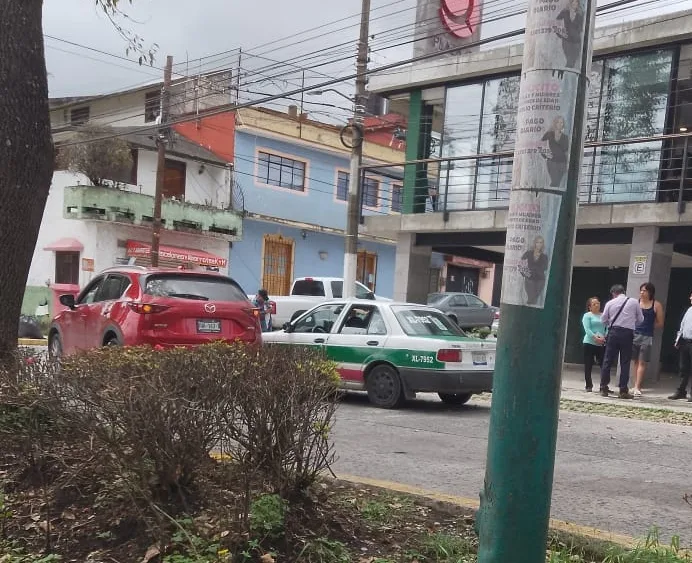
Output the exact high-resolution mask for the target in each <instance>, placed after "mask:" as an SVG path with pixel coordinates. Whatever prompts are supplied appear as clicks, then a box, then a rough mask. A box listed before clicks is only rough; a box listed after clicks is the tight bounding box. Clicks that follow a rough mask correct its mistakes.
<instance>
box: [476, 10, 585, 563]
mask: <svg viewBox="0 0 692 563" xmlns="http://www.w3.org/2000/svg"><path fill="white" fill-rule="evenodd" d="M595 12H596V0H529V6H528V17H527V23H526V33H525V42H524V58H523V65H522V80H521V86H520V91H519V103H518V111H517V135H516V146H515V151H514V167H513V171H512V190H511V195H510V203H509V213H508V216H507V240H506V244H505V261H504V271H503V281H502V300H501V301H502V311H501V314H500V318H501V319H502V326H501V328H500V334H499V340H498V346H497V361H496V364H495V379H494V382H493V401H492V408H491V412H490V435H489V440H488V459H487V464H486V473H485V483H484V487H483V490H482V491H481V508H480V510H479V513H478V517H477V524H476V525H477V530H478V533H479V537H480V546H479V552H478V561H479V563H507V562H509V561H511V562H512V563H544V562H545V550H546V540H547V532H548V524H549V518H550V500H551V494H552V485H553V472H554V467H555V443H556V439H557V424H558V414H559V404H560V403H559V401H560V380H561V372H562V362H563V353H564V347H565V323H566V320H567V310H568V302H569V294H570V284H571V275H572V251H573V249H574V237H575V223H576V221H575V219H576V212H577V195H578V187H579V173H580V168H581V161H582V153H583V143H584V113H585V100H586V94H587V86H588V71H589V69H590V66H591V45H592V41H593V27H594V16H595Z"/></svg>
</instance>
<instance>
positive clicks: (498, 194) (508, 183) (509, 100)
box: [476, 76, 520, 207]
mask: <svg viewBox="0 0 692 563" xmlns="http://www.w3.org/2000/svg"><path fill="white" fill-rule="evenodd" d="M519 82H520V78H519V76H506V77H504V78H498V79H494V80H488V81H486V83H485V92H484V95H483V118H482V126H481V139H480V141H481V142H480V152H481V154H497V153H506V154H504V155H500V156H492V157H487V158H481V159H479V161H478V176H477V181H476V206H477V207H506V206H507V205H509V191H510V189H511V187H512V163H513V157H512V154H511V153H512V151H514V141H515V139H516V134H517V108H518V105H519Z"/></svg>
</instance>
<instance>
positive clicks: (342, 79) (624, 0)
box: [63, 0, 677, 146]
mask: <svg viewBox="0 0 692 563" xmlns="http://www.w3.org/2000/svg"><path fill="white" fill-rule="evenodd" d="M636 1H637V0H619V1H618V2H614V3H612V4H609V5H608V6H603V7H601V8H598V9H597V11H604V10H607V9H609V8H613V7H614V6H616V5H617V6H624V5H627V4H632V3H634V2H636ZM675 17H677V16H673V17H672V18H670V19H675ZM662 21H666V20H662ZM660 23H661V21H659V22H655V24H660ZM647 25H654V24H652V23H649V24H644V25H642V26H639V27H640V28H642V27H645V26H647ZM524 31H525V30H524V28H521V29H517V30H514V31H510V32H506V33H502V34H498V35H495V36H492V37H489V38H485V39H481V40H478V41H475V42H472V43H468V44H466V45H464V46H463V47H462V48H459V47H454V48H451V49H447V50H443V51H439V52H436V53H427V54H423V55H419V56H417V57H412V58H409V59H405V60H402V61H397V62H394V63H391V64H387V65H383V66H380V67H378V68H376V69H369V70H366V71H365V72H364V73H362V74H363V75H364V76H368V75H370V74H374V73H381V72H384V71H387V70H391V69H396V68H399V67H401V66H405V65H409V64H412V63H416V62H423V61H426V60H429V59H433V58H439V57H440V56H443V55H445V54H451V53H456V52H458V51H460V50H467V49H470V48H474V47H479V46H482V45H485V44H488V43H493V42H496V41H502V40H506V39H511V38H513V37H517V36H519V35H522V34H523V33H524ZM447 64H451V63H447ZM454 64H456V63H454ZM358 76H360V75H359V73H353V74H350V75H347V76H344V77H340V78H334V79H331V80H328V81H325V82H322V83H319V84H315V85H312V86H308V87H305V88H298V89H295V90H291V91H289V92H285V93H283V94H276V95H271V96H267V97H265V98H263V99H260V100H254V101H249V102H245V103H242V104H235V105H232V104H229V105H227V106H222V107H219V108H214V109H210V110H205V111H202V112H200V113H199V114H198V115H196V116H192V117H181V118H178V119H174V120H171V122H170V125H176V124H178V123H185V122H188V121H193V120H195V119H201V118H204V117H211V116H214V115H219V114H221V113H226V112H228V111H233V110H236V109H243V108H247V107H252V106H256V105H260V104H263V103H269V102H274V101H276V100H280V99H284V98H286V97H290V96H295V95H297V94H300V93H302V92H309V91H312V90H320V89H325V88H327V87H329V86H333V85H335V84H339V83H341V82H346V81H350V80H354V79H355V78H356V77H358ZM156 128H157V126H143V127H140V128H137V129H136V130H134V131H131V132H130V133H144V132H147V131H151V130H153V129H156ZM122 134H123V133H114V134H111V135H107V136H101V137H96V138H93V139H89V140H86V139H85V140H82V141H72V142H70V141H67V142H65V143H64V144H63V146H70V145H72V144H79V143H85V142H96V141H100V140H105V139H109V138H115V137H118V136H121V135H122Z"/></svg>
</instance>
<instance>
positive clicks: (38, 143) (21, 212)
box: [0, 0, 53, 360]
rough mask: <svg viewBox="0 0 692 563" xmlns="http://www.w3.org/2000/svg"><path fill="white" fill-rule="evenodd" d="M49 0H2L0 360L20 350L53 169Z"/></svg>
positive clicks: (0, 73)
mask: <svg viewBox="0 0 692 563" xmlns="http://www.w3.org/2000/svg"><path fill="white" fill-rule="evenodd" d="M42 8H43V0H0V14H2V15H1V16H0V295H2V304H1V306H0V360H3V359H6V358H7V356H8V354H11V353H12V351H13V350H14V349H15V348H16V347H17V332H18V328H19V315H20V313H21V305H22V300H23V297H24V289H25V287H26V280H27V276H28V275H29V266H30V265H31V259H32V257H33V253H34V246H35V245H36V239H37V237H38V230H39V227H40V225H41V219H42V217H43V208H44V207H45V204H46V198H47V197H48V190H49V188H50V182H51V176H52V174H53V141H52V137H51V130H50V115H49V112H48V77H47V74H46V60H45V55H44V50H43V29H42V25H41V24H42Z"/></svg>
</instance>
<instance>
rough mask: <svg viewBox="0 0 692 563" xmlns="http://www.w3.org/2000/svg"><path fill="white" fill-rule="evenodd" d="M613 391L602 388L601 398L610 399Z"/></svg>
mask: <svg viewBox="0 0 692 563" xmlns="http://www.w3.org/2000/svg"><path fill="white" fill-rule="evenodd" d="M611 393H612V391H611V390H610V389H608V388H607V387H601V396H602V397H610V394H611Z"/></svg>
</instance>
